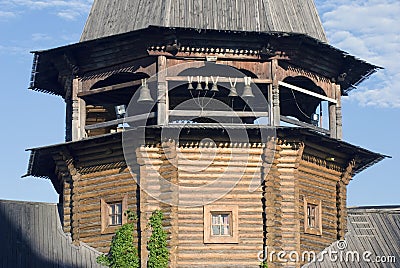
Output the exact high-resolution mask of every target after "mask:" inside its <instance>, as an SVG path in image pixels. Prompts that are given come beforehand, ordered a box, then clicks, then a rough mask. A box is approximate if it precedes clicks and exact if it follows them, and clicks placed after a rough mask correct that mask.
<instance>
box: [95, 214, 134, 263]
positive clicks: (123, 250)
mask: <svg viewBox="0 0 400 268" xmlns="http://www.w3.org/2000/svg"><path fill="white" fill-rule="evenodd" d="M125 215H127V217H128V220H129V222H128V223H126V224H124V225H122V226H121V228H119V229H118V231H117V232H116V233H115V236H114V237H113V239H112V242H111V247H110V251H109V253H108V254H107V255H105V254H103V255H101V256H99V257H97V259H96V261H97V263H99V264H102V265H105V266H108V267H111V268H125V267H130V268H138V267H140V261H139V254H138V250H137V248H136V247H135V246H134V241H133V232H134V230H135V224H134V223H133V222H132V221H134V220H136V219H137V217H136V215H135V213H133V212H132V211H130V210H128V211H126V212H125Z"/></svg>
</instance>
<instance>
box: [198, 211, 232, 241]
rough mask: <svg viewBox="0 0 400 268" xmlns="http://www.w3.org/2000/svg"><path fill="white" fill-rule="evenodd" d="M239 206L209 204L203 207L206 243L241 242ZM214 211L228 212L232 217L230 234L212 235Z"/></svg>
mask: <svg viewBox="0 0 400 268" xmlns="http://www.w3.org/2000/svg"><path fill="white" fill-rule="evenodd" d="M238 211H239V206H237V205H207V206H204V207H203V219H204V243H205V244H237V243H239V222H238V221H239V218H238ZM212 213H227V214H229V215H230V219H231V226H232V227H231V235H230V236H220V237H219V236H212V235H211V217H212Z"/></svg>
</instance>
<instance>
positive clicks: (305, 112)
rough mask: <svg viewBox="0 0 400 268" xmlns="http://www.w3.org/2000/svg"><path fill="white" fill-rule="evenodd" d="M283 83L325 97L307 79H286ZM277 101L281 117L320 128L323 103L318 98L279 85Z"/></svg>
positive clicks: (322, 91) (320, 90)
mask: <svg viewBox="0 0 400 268" xmlns="http://www.w3.org/2000/svg"><path fill="white" fill-rule="evenodd" d="M283 82H285V83H287V84H290V85H292V86H295V87H299V88H302V89H306V90H307V91H309V92H313V93H316V94H319V95H322V96H326V94H325V92H324V90H323V89H322V88H321V87H319V86H317V85H316V84H315V83H314V82H313V81H312V80H310V79H309V78H307V77H303V76H296V77H287V78H285V79H284V80H283ZM279 100H280V108H281V110H280V112H281V115H282V116H286V117H289V118H296V119H297V120H299V121H302V122H305V123H309V124H313V125H315V126H320V127H321V126H322V124H321V122H320V121H321V120H320V119H321V115H322V113H323V111H324V109H323V101H322V100H321V99H320V98H318V97H315V96H311V95H309V94H306V93H303V92H299V91H297V90H294V89H293V88H289V87H286V86H282V85H281V86H280V88H279Z"/></svg>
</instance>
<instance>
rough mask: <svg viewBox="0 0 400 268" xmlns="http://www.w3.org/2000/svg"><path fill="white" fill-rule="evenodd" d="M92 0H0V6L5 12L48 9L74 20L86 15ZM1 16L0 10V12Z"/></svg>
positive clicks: (64, 17) (61, 16)
mask: <svg viewBox="0 0 400 268" xmlns="http://www.w3.org/2000/svg"><path fill="white" fill-rule="evenodd" d="M92 3H93V0H41V1H35V0H0V7H1V8H2V9H5V10H8V11H7V12H5V13H13V14H15V11H20V10H21V9H22V10H27V9H33V10H44V9H48V10H51V11H52V12H54V14H56V15H57V16H59V17H60V18H62V19H66V20H75V19H77V18H79V17H81V16H86V14H87V13H88V12H89V11H90V7H91V6H92ZM0 18H1V12H0Z"/></svg>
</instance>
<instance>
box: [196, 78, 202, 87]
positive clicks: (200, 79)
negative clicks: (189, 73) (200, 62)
mask: <svg viewBox="0 0 400 268" xmlns="http://www.w3.org/2000/svg"><path fill="white" fill-rule="evenodd" d="M202 80H203V77H202V76H198V77H197V87H196V90H199V91H200V90H203V86H202V85H201V82H202Z"/></svg>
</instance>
